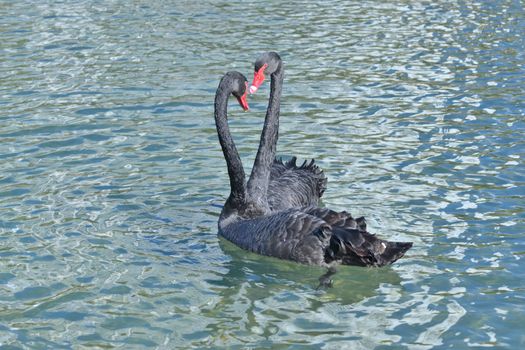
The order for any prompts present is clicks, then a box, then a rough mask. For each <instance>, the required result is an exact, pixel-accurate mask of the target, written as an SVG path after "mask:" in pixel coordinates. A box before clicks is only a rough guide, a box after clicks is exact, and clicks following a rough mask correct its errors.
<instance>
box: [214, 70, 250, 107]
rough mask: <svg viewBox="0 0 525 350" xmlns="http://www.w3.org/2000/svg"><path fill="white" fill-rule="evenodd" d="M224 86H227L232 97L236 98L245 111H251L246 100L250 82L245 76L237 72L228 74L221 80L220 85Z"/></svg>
mask: <svg viewBox="0 0 525 350" xmlns="http://www.w3.org/2000/svg"><path fill="white" fill-rule="evenodd" d="M222 84H225V86H226V87H227V88H228V89H230V91H231V93H232V95H233V96H235V98H236V99H237V102H239V105H240V106H241V107H242V109H243V110H245V111H247V110H248V109H250V107H249V106H248V101H247V100H246V98H247V96H248V80H247V79H246V77H245V76H244V75H243V74H241V73H239V72H236V71H231V72H228V73H226V75H225V76H224V77H223V79H222V80H221V83H220V85H222Z"/></svg>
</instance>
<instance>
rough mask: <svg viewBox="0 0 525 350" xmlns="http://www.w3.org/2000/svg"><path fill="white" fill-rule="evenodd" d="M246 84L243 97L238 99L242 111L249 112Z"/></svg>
mask: <svg viewBox="0 0 525 350" xmlns="http://www.w3.org/2000/svg"><path fill="white" fill-rule="evenodd" d="M245 84H246V89H245V90H244V94H243V95H242V96H241V97H237V101H239V104H240V105H241V107H242V109H244V110H245V111H247V110H248V109H250V107H249V106H248V101H247V100H246V97H247V96H248V82H246V83H245Z"/></svg>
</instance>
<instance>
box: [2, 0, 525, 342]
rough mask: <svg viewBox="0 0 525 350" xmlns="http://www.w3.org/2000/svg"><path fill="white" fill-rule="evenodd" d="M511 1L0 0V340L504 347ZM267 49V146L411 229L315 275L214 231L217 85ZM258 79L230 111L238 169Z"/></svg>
mask: <svg viewBox="0 0 525 350" xmlns="http://www.w3.org/2000/svg"><path fill="white" fill-rule="evenodd" d="M524 32H525V13H524V10H523V6H522V4H521V3H520V2H519V1H498V2H493V1H468V2H462V1H441V2H437V3H432V2H415V1H394V2H379V1H377V2H376V1H323V2H318V3H313V2H308V1H303V2H301V1H296V2H289V3H286V4H283V3H281V2H278V1H266V2H256V1H249V2H236V3H232V2H223V1H202V2H200V1H191V2H187V1H157V2H146V1H76V0H75V1H68V2H54V3H52V4H50V3H47V4H45V3H43V2H37V1H34V2H31V1H17V2H8V1H4V2H0V33H1V38H2V40H1V41H0V74H1V77H2V79H1V80H0V112H1V113H0V167H1V169H2V170H1V172H0V348H5V349H69V348H75V349H77V348H82V349H84V348H123V349H132V348H137V349H139V348H158V349H174V348H221V347H223V348H232V349H244V348H264V347H267V348H269V347H273V348H276V349H312V348H314V349H316V348H317V349H341V348H348V349H444V348H453V349H466V348H481V347H494V348H498V349H504V348H508V349H519V348H522V347H523V346H525V336H524V335H523V328H524V326H523V325H524V324H525V297H524V289H525V288H524V282H523V281H524V280H525V273H524V263H523V261H524V260H523V259H525V211H524V210H525V203H524V201H523V195H524V194H525V175H524V174H525V167H524V162H523V158H524V157H525V152H524V150H525V145H524V141H523V140H524V137H523V134H524V132H525V122H524V114H525V88H524V86H525V78H524V77H525V56H524V50H523V47H525V45H524V44H525V43H524V39H523V38H524V36H523V33H524ZM266 50H275V51H278V52H279V53H280V54H281V56H282V57H283V59H284V61H285V67H286V72H285V87H284V93H283V105H282V110H281V132H280V140H279V145H278V150H279V154H281V155H283V156H284V157H285V158H286V157H289V156H291V155H296V156H298V157H299V158H311V157H315V158H316V160H317V161H318V163H319V165H320V166H322V168H323V169H324V170H325V172H326V174H327V175H328V177H329V184H328V190H327V191H326V194H325V196H324V205H325V206H328V207H331V208H334V209H337V210H348V211H350V212H352V213H353V214H354V215H356V216H361V215H365V216H366V217H367V219H368V225H369V227H370V230H371V231H372V232H375V233H378V234H380V235H381V236H382V237H385V238H388V239H392V240H410V241H413V242H414V248H412V249H411V250H410V251H409V252H408V254H407V256H406V257H405V258H403V259H402V260H400V261H399V262H398V263H396V264H395V265H394V266H392V267H389V268H384V269H366V268H356V267H348V268H341V269H340V271H339V272H338V273H337V274H336V275H335V276H334V288H332V289H329V290H326V291H317V290H315V287H316V285H317V284H316V283H317V278H318V277H319V276H320V275H321V274H322V273H323V272H324V271H323V270H322V269H320V268H317V267H307V266H301V265H296V264H293V263H289V262H284V261H279V260H274V259H270V258H265V257H260V256H256V255H253V254H248V253H246V252H243V251H241V250H239V249H237V248H236V247H234V246H232V245H231V244H229V243H228V242H225V241H222V240H219V238H218V237H217V234H216V233H217V228H216V223H217V219H218V214H219V212H220V208H221V205H222V203H223V202H224V200H225V198H226V196H227V194H228V179H227V173H226V169H225V164H224V160H223V158H222V154H221V152H220V147H219V145H218V141H217V136H216V134H215V127H214V122H213V99H214V93H215V89H216V87H217V84H218V81H219V79H220V77H221V76H222V74H223V73H225V72H226V71H228V70H232V69H235V70H239V71H241V72H244V74H246V75H247V76H248V77H250V78H251V76H252V70H253V61H254V60H255V58H256V57H257V56H258V55H259V54H260V53H261V52H263V51H266ZM267 93H268V85H266V86H265V87H264V88H262V89H261V91H260V92H259V93H258V94H257V95H256V96H254V97H252V98H251V99H250V104H251V111H250V112H247V113H242V112H241V111H240V108H239V107H238V106H236V105H235V104H234V101H232V104H231V107H230V120H231V125H232V130H233V133H234V135H235V139H236V141H237V144H238V147H239V149H240V151H241V153H242V157H243V160H244V162H245V167H248V168H249V166H250V164H251V162H252V161H253V157H254V155H255V152H256V147H257V145H258V137H259V133H260V128H261V126H262V118H263V116H264V111H265V107H266V103H267Z"/></svg>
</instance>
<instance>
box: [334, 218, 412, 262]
mask: <svg viewBox="0 0 525 350" xmlns="http://www.w3.org/2000/svg"><path fill="white" fill-rule="evenodd" d="M357 221H358V220H356V222H357ZM365 227H366V226H365ZM411 247H412V242H389V241H385V240H382V239H379V238H377V237H376V236H374V235H373V234H371V233H369V232H366V230H364V229H363V226H362V225H359V224H357V228H355V229H353V228H345V227H333V228H332V237H331V240H330V246H329V248H328V249H327V251H328V253H327V260H339V261H341V263H342V264H344V265H358V266H385V265H390V264H392V263H393V262H395V261H396V260H398V259H399V258H401V257H402V256H403V255H405V253H406V251H407V250H409V249H410V248H411Z"/></svg>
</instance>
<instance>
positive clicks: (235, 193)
mask: <svg viewBox="0 0 525 350" xmlns="http://www.w3.org/2000/svg"><path fill="white" fill-rule="evenodd" d="M230 94H231V89H227V88H223V87H221V86H219V88H218V89H217V93H216V95H215V125H216V127H217V134H218V135H219V142H220V144H221V148H222V153H223V154H224V159H225V160H226V166H227V167H228V175H229V177H230V190H231V192H230V199H229V201H230V204H231V205H232V206H234V207H237V208H238V207H240V206H243V205H244V204H245V203H246V176H245V174H244V168H243V166H242V162H241V158H240V157H239V152H237V148H236V147H235V143H234V142H233V138H232V136H231V133H230V127H229V126H228V117H227V109H228V97H229V96H230Z"/></svg>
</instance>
